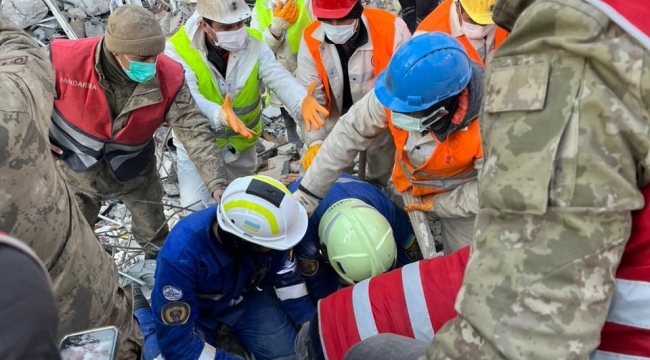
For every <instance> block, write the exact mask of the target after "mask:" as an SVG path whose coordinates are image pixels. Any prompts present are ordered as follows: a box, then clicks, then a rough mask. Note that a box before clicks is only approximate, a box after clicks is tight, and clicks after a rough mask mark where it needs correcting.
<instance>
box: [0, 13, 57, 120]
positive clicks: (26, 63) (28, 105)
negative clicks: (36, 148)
mask: <svg viewBox="0 0 650 360" xmlns="http://www.w3.org/2000/svg"><path fill="white" fill-rule="evenodd" d="M0 77H1V79H0V84H1V86H2V87H3V89H2V91H3V93H5V94H9V95H8V96H9V97H3V101H2V110H4V111H21V112H27V113H29V114H30V115H31V116H33V117H38V118H41V117H42V116H43V115H45V118H49V116H50V112H51V111H52V99H53V96H54V71H53V69H52V65H51V64H50V59H49V57H48V55H47V53H46V52H45V51H43V50H42V49H41V48H40V47H39V46H38V44H36V42H34V40H32V39H31V38H30V37H29V36H28V35H27V34H26V33H25V32H24V31H22V30H20V29H18V28H17V27H16V26H15V25H13V24H12V23H11V22H9V21H7V20H5V19H3V18H2V17H1V16H0ZM30 84H33V85H32V86H30ZM36 84H38V85H37V86H36ZM26 95H29V96H26ZM30 100H31V101H30ZM37 123H38V124H37V125H38V126H39V127H40V129H47V128H48V127H49V124H48V123H44V122H37ZM46 133H47V131H46Z"/></svg>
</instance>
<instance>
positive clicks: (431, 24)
mask: <svg viewBox="0 0 650 360" xmlns="http://www.w3.org/2000/svg"><path fill="white" fill-rule="evenodd" d="M453 4H454V0H445V1H444V2H442V3H441V4H440V5H438V7H437V8H436V9H435V10H433V12H431V14H429V16H427V17H426V18H425V19H424V21H422V22H421V23H420V25H419V26H418V29H417V30H418V31H425V32H433V31H441V32H444V33H447V34H450V35H451V19H450V16H449V13H450V11H451V7H452V5H453ZM506 37H508V32H507V31H505V30H504V29H502V28H500V27H497V31H496V35H495V37H494V48H495V49H496V48H498V47H499V46H500V45H501V43H502V42H503V40H505V39H506ZM456 40H458V41H460V43H461V44H462V45H463V47H464V48H465V50H466V51H467V55H469V57H470V58H471V59H472V60H474V61H476V62H477V63H479V64H481V65H482V66H484V67H485V64H483V60H482V59H481V57H480V56H479V55H478V52H477V51H476V49H475V48H474V46H472V43H471V42H470V41H469V39H468V38H467V37H466V36H465V35H461V36H458V37H456Z"/></svg>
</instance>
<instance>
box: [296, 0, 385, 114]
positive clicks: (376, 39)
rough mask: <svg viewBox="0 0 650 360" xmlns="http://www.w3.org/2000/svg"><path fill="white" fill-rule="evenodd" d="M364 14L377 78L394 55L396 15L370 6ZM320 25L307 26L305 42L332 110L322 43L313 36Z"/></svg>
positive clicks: (319, 23)
mask: <svg viewBox="0 0 650 360" xmlns="http://www.w3.org/2000/svg"><path fill="white" fill-rule="evenodd" d="M363 15H364V16H365V17H366V19H367V20H368V32H369V34H370V39H371V41H372V46H373V49H372V54H373V57H374V61H375V63H374V65H375V78H376V77H377V75H379V73H380V72H382V71H383V70H384V69H385V68H386V66H388V62H389V61H390V58H391V56H393V49H394V44H393V43H394V41H395V18H396V16H395V15H393V14H391V13H389V12H387V11H383V10H377V9H368V8H367V9H364V10H363ZM320 25H321V22H320V21H318V20H316V21H314V22H313V23H311V24H310V25H309V26H307V28H305V32H304V33H303V37H304V39H305V44H306V45H307V48H308V49H309V53H310V54H311V57H312V58H313V59H314V63H315V64H316V69H317V70H318V75H319V76H320V78H321V80H322V81H323V90H324V92H325V97H326V98H327V104H326V107H327V109H328V110H329V111H330V112H331V110H332V94H331V89H330V85H329V79H328V78H327V71H326V70H325V65H324V64H323V59H322V58H321V55H320V46H321V44H322V43H321V42H320V41H319V40H317V39H316V38H314V37H313V36H312V35H313V33H314V31H316V29H318V28H319V27H320Z"/></svg>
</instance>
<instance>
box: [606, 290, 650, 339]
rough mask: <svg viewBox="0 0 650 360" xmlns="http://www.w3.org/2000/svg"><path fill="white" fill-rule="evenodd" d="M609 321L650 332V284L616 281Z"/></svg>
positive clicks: (608, 316)
mask: <svg viewBox="0 0 650 360" xmlns="http://www.w3.org/2000/svg"><path fill="white" fill-rule="evenodd" d="M607 321H609V322H613V323H617V324H621V325H627V326H632V327H635V328H640V329H646V330H650V283H648V282H644V281H632V280H623V279H616V290H615V292H614V297H613V298H612V305H611V307H610V310H609V314H607Z"/></svg>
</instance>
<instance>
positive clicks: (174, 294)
mask: <svg viewBox="0 0 650 360" xmlns="http://www.w3.org/2000/svg"><path fill="white" fill-rule="evenodd" d="M162 293H163V297H164V298H165V299H167V300H169V301H176V300H180V298H182V297H183V290H181V289H179V288H175V287H173V286H171V285H167V286H165V287H164V288H163V289H162Z"/></svg>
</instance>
